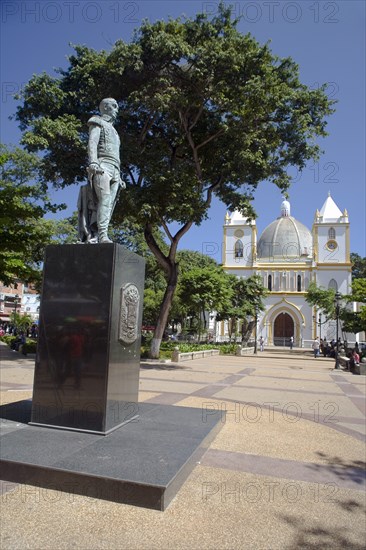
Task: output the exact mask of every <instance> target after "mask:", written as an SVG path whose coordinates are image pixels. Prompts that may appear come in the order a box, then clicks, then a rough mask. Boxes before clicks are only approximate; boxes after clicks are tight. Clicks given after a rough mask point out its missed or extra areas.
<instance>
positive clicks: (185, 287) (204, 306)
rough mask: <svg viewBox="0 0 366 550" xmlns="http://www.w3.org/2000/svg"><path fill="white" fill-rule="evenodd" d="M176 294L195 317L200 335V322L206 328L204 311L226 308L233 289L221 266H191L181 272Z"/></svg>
mask: <svg viewBox="0 0 366 550" xmlns="http://www.w3.org/2000/svg"><path fill="white" fill-rule="evenodd" d="M178 294H179V297H180V300H181V303H183V304H184V305H185V307H186V308H187V312H189V313H190V314H193V316H194V317H195V318H196V320H197V322H198V328H199V337H200V335H201V329H202V324H203V328H204V329H206V313H209V312H211V311H213V310H218V309H220V310H221V309H225V308H228V307H229V306H230V303H231V300H232V297H233V289H232V285H231V284H230V278H229V275H227V273H225V271H223V269H222V268H221V267H219V266H217V267H216V269H212V267H193V268H191V269H190V270H189V271H184V272H183V273H182V275H181V277H180V280H179V290H178Z"/></svg>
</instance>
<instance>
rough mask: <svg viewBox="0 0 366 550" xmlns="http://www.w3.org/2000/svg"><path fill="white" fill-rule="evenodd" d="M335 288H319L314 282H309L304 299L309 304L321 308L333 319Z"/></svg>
mask: <svg viewBox="0 0 366 550" xmlns="http://www.w3.org/2000/svg"><path fill="white" fill-rule="evenodd" d="M334 296H335V290H333V289H328V290H326V289H325V288H320V287H318V286H317V285H316V283H313V282H312V283H310V284H309V288H308V291H307V294H306V297H305V300H306V301H307V303H308V304H310V305H311V306H316V307H317V308H318V309H320V310H322V311H323V312H324V314H325V316H326V317H327V318H328V319H335V306H334Z"/></svg>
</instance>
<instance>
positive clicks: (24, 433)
mask: <svg viewBox="0 0 366 550" xmlns="http://www.w3.org/2000/svg"><path fill="white" fill-rule="evenodd" d="M137 407H138V418H136V419H135V420H134V421H131V422H129V423H128V424H125V425H124V426H123V427H121V428H117V429H116V430H114V431H112V432H111V433H110V434H108V435H96V434H90V433H82V432H78V431H69V430H63V429H54V428H48V427H47V428H46V427H38V426H33V425H30V424H28V422H29V420H30V416H31V401H30V400H29V401H20V402H17V403H13V404H9V405H4V406H3V407H0V417H1V419H2V420H1V424H0V426H1V431H0V465H1V479H3V480H5V481H9V482H13V483H14V482H15V483H22V484H27V485H32V486H36V487H42V488H49V489H52V490H55V491H62V492H66V493H69V494H71V495H73V494H79V495H86V496H88V497H91V498H98V499H104V500H110V501H114V502H119V503H124V504H130V505H135V506H142V507H145V508H152V509H155V510H165V509H166V507H167V506H168V505H169V503H170V502H171V500H172V499H173V498H174V496H175V495H176V493H177V492H178V490H179V488H180V487H181V486H182V484H183V483H184V481H185V480H186V479H187V477H188V475H189V474H190V472H191V471H192V469H193V468H194V467H195V465H196V464H197V462H198V461H199V460H200V457H201V456H202V455H203V453H204V452H205V450H206V449H207V447H208V446H209V444H210V442H211V441H212V440H213V438H214V437H215V436H216V434H217V433H218V431H219V430H220V429H221V427H222V426H223V420H224V419H223V417H222V413H221V412H220V411H217V412H216V411H210V414H209V415H207V418H206V417H203V416H202V411H201V409H194V408H189V407H175V406H169V405H156V404H149V403H139V404H138V405H137Z"/></svg>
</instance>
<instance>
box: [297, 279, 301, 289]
mask: <svg viewBox="0 0 366 550" xmlns="http://www.w3.org/2000/svg"><path fill="white" fill-rule="evenodd" d="M297 292H301V275H298V276H297Z"/></svg>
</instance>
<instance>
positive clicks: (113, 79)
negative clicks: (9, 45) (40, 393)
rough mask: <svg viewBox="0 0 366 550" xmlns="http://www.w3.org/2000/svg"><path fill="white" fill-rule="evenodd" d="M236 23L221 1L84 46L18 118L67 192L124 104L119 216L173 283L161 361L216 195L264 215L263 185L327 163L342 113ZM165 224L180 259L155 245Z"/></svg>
mask: <svg viewBox="0 0 366 550" xmlns="http://www.w3.org/2000/svg"><path fill="white" fill-rule="evenodd" d="M236 26H237V21H235V20H233V19H232V17H231V11H230V9H228V8H225V6H224V5H223V4H220V6H219V10H218V13H217V15H215V16H213V17H210V16H208V15H206V14H199V15H197V16H196V17H195V18H194V19H185V20H184V21H183V20H180V19H176V20H169V21H168V22H165V21H158V22H156V23H154V24H151V23H150V22H148V21H144V22H143V23H142V25H141V27H140V29H138V31H136V33H135V36H134V38H133V40H132V41H131V42H130V43H126V42H124V41H123V40H119V41H117V42H116V44H115V45H114V47H113V48H112V49H111V51H110V52H106V51H100V52H96V51H94V50H92V49H90V48H87V47H86V46H77V47H75V54H74V55H72V56H71V57H70V58H69V67H68V68H67V69H66V70H60V71H59V73H58V75H56V76H50V75H47V74H41V75H38V76H34V77H33V78H32V79H31V81H30V82H29V83H28V85H26V86H25V89H24V93H23V96H22V99H23V102H22V105H21V106H20V107H19V109H18V112H17V119H18V120H19V122H20V126H21V129H22V130H23V131H24V136H23V143H24V144H25V145H26V146H27V147H28V148H29V149H30V150H31V151H43V154H44V156H43V161H42V164H43V173H44V178H45V179H46V180H47V181H52V182H53V183H54V184H55V185H56V186H65V185H69V184H72V183H74V182H77V181H83V180H85V167H86V141H87V124H86V123H87V120H88V118H89V117H90V115H91V114H93V113H94V112H95V109H96V106H97V105H98V104H99V102H100V100H101V98H103V97H108V96H112V97H114V98H116V100H117V101H118V103H119V105H120V108H121V109H120V113H121V114H120V119H119V123H118V124H117V130H118V132H119V133H120V136H121V140H122V169H123V176H124V179H125V180H126V182H127V190H126V192H125V194H124V195H123V198H121V199H120V202H119V205H118V209H117V211H116V219H123V218H124V217H125V216H127V215H128V216H129V218H130V219H134V220H135V221H136V222H137V223H140V224H142V225H143V227H144V233H145V238H146V242H147V243H148V246H149V247H150V249H151V251H152V252H153V253H154V255H155V257H156V258H157V260H158V262H159V263H160V265H161V266H162V267H163V269H164V271H165V273H166V278H167V286H166V289H165V293H164V299H163V302H162V305H161V309H160V314H159V318H158V322H157V328H156V331H155V335H154V339H153V341H152V349H151V353H152V356H153V357H156V356H157V355H158V351H159V347H160V342H161V338H162V336H163V331H164V328H165V325H166V322H167V319H168V316H169V309H170V306H171V303H172V300H173V296H174V292H175V289H176V286H177V281H178V265H177V261H176V253H177V248H178V244H179V242H180V240H181V238H182V237H183V236H184V235H185V234H186V233H187V231H189V229H190V228H191V226H192V225H193V224H200V223H202V222H203V221H204V220H205V218H206V217H207V215H208V210H209V208H210V205H211V200H212V197H213V195H214V194H215V195H216V196H217V197H219V199H221V200H222V201H223V202H224V203H225V204H226V205H227V207H228V208H229V209H231V210H233V209H236V208H238V209H240V210H241V211H242V212H243V213H245V214H246V215H251V216H253V215H254V212H253V210H252V206H251V199H252V194H253V191H254V190H255V188H256V186H257V185H258V184H259V182H261V181H263V180H268V181H271V182H273V183H274V184H275V185H277V186H278V187H279V188H280V189H281V190H283V191H284V192H286V190H287V188H288V186H289V184H290V177H289V175H288V168H289V167H290V166H295V167H297V168H298V169H300V170H301V169H303V168H304V166H305V165H306V162H307V161H308V160H309V159H317V158H318V156H319V146H318V144H317V143H316V138H317V137H318V136H325V135H326V131H325V127H326V117H327V116H328V115H329V114H331V113H332V101H331V100H329V99H328V97H327V95H326V93H325V87H324V86H323V87H320V88H318V89H316V90H311V89H310V88H308V87H307V86H306V85H304V84H302V83H301V81H300V79H299V69H298V67H297V65H296V63H295V62H294V61H293V60H292V59H291V58H283V59H281V58H279V57H277V56H276V55H274V54H273V53H272V52H271V50H270V48H269V46H268V44H265V45H260V44H259V43H258V42H257V41H256V40H255V39H254V38H253V37H252V36H251V35H250V34H247V35H243V34H241V33H240V32H239V31H238V30H237V28H236ZM172 222H175V223H172ZM157 227H160V228H162V229H163V231H164V232H165V234H166V239H167V242H168V243H169V249H168V251H165V250H162V249H161V247H160V246H159V243H158V242H157V241H156V239H155V237H154V230H155V229H156V228H157Z"/></svg>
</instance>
